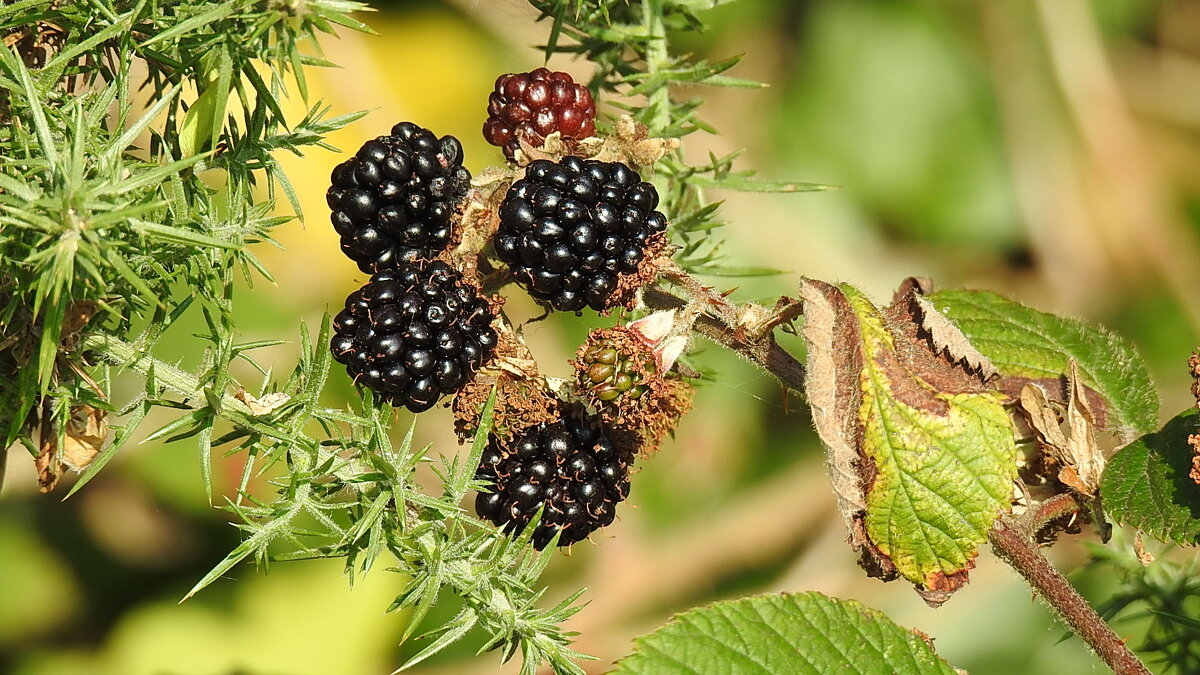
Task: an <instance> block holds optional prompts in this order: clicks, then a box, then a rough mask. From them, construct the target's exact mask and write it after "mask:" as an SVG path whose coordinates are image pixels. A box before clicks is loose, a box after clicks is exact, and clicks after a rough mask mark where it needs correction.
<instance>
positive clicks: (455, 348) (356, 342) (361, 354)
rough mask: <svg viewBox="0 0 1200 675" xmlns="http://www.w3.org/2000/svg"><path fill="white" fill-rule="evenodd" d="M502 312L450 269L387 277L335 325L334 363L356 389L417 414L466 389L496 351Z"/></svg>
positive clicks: (437, 264)
mask: <svg viewBox="0 0 1200 675" xmlns="http://www.w3.org/2000/svg"><path fill="white" fill-rule="evenodd" d="M494 315H495V310H494V308H493V305H492V303H490V302H488V300H487V299H486V298H484V297H482V296H481V295H480V294H479V289H478V288H477V287H475V286H474V285H472V284H470V283H468V282H467V281H466V280H464V279H463V277H462V275H460V274H459V273H458V272H456V271H455V270H454V269H452V268H451V267H450V266H449V265H447V264H445V263H444V262H441V261H440V260H435V261H418V262H416V263H412V264H404V265H402V266H401V267H400V268H398V269H396V270H389V271H384V272H379V273H377V274H375V275H374V276H372V277H371V281H370V282H369V283H367V285H366V286H363V287H362V288H360V289H358V290H357V291H355V292H353V293H351V294H350V297H348V298H346V308H345V309H344V310H342V311H341V312H339V313H338V315H337V317H336V318H335V319H334V320H333V327H334V330H335V331H336V334H335V335H334V336H333V339H332V340H331V341H330V349H331V350H332V351H333V358H334V359H336V360H337V361H338V362H339V363H342V364H345V366H346V371H347V372H348V373H349V374H350V376H351V377H352V378H354V381H355V383H357V384H361V385H364V386H366V387H368V388H369V389H371V390H372V391H375V392H376V393H378V394H380V395H381V396H383V397H384V398H386V399H388V400H390V401H391V402H392V404H393V405H396V406H406V407H407V408H408V409H409V410H411V411H413V412H421V411H423V410H428V409H429V408H431V407H433V405H434V404H435V403H437V401H438V399H440V398H441V397H442V396H443V395H445V394H451V393H454V392H457V391H458V390H459V389H462V387H463V386H465V385H466V384H467V382H469V381H470V380H471V377H472V376H473V374H474V373H475V371H476V369H478V368H479V366H480V365H482V364H483V363H484V362H485V361H486V360H487V359H488V357H490V356H491V354H492V352H493V351H494V350H495V349H496V331H495V329H494V328H492V318H493V317H494Z"/></svg>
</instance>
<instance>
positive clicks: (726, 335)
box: [642, 287, 804, 392]
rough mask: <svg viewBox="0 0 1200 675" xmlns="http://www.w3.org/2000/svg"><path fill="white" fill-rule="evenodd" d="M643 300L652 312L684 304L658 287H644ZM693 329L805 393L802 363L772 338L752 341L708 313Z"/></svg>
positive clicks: (679, 306) (701, 317)
mask: <svg viewBox="0 0 1200 675" xmlns="http://www.w3.org/2000/svg"><path fill="white" fill-rule="evenodd" d="M642 298H643V300H645V302H646V305H647V306H649V307H651V308H652V309H679V308H681V307H684V306H686V305H687V302H686V301H685V300H684V299H683V298H680V297H679V296H676V295H673V294H671V293H669V292H667V291H664V290H663V289H661V288H658V287H651V288H647V289H646V290H645V292H644V295H643V296H642ZM695 328H696V332H697V333H700V334H701V335H703V336H704V337H706V338H708V339H710V340H712V341H713V342H716V343H717V344H719V345H722V346H724V347H727V348H729V349H732V350H733V351H735V352H737V353H738V354H741V355H742V356H744V357H746V358H747V359H749V360H750V361H752V362H754V363H755V364H757V365H758V366H759V367H760V368H762V369H763V370H765V371H767V372H768V373H770V374H772V375H774V376H775V377H776V378H778V379H779V381H780V382H781V383H782V384H783V386H785V387H787V388H788V389H793V390H795V391H798V392H802V391H804V364H803V363H800V362H799V361H797V360H796V357H794V356H792V355H791V354H789V353H787V351H786V350H785V349H784V348H783V347H780V346H779V345H778V344H776V342H775V339H774V338H773V337H771V336H769V335H768V336H766V337H765V338H762V339H759V340H751V339H750V338H749V337H748V336H746V335H745V334H744V332H742V331H738V330H736V329H734V328H730V327H729V326H727V325H725V322H724V321H722V320H721V319H718V318H715V317H713V316H711V315H709V314H701V315H700V317H699V318H698V319H697V320H696V326H695Z"/></svg>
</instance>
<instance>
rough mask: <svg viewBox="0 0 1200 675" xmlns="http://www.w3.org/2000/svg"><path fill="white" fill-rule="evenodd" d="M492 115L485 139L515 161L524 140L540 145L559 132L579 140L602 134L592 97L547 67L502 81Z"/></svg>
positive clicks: (491, 98)
mask: <svg viewBox="0 0 1200 675" xmlns="http://www.w3.org/2000/svg"><path fill="white" fill-rule="evenodd" d="M487 110H488V118H487V121H486V122H484V123H483V137H484V138H486V139H487V142H488V143H491V144H492V145H498V146H500V147H501V148H503V149H504V154H505V156H507V157H508V158H509V159H512V158H513V155H514V154H515V153H516V151H517V148H519V147H521V144H520V141H519V138H524V139H525V140H526V141H527V142H529V143H531V144H533V145H537V146H540V145H542V143H543V142H544V141H545V140H546V137H547V136H549V135H550V134H552V133H554V132H555V131H557V132H559V133H560V134H562V137H563V138H565V139H575V140H577V139H581V138H588V137H590V136H594V135H595V134H596V103H595V101H593V100H592V93H591V92H590V91H588V89H587V87H585V86H583V85H581V84H575V81H574V80H572V79H571V76H570V75H568V74H566V73H558V72H551V71H549V70H547V69H546V68H537V69H536V70H533V71H530V72H528V73H509V74H508V75H501V76H500V77H498V78H496V90H495V91H493V92H492V93H491V95H490V96H488V109H487Z"/></svg>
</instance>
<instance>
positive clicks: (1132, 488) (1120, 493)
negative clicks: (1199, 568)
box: [1100, 408, 1200, 546]
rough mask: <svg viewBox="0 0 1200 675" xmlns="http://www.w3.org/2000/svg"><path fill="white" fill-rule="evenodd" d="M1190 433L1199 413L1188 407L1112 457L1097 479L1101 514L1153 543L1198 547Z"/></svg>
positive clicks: (1199, 498) (1198, 500)
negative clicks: (1151, 540)
mask: <svg viewBox="0 0 1200 675" xmlns="http://www.w3.org/2000/svg"><path fill="white" fill-rule="evenodd" d="M1195 433H1200V411H1197V410H1196V409H1195V408H1192V409H1189V410H1187V411H1186V412H1184V413H1182V414H1180V415H1178V416H1176V417H1175V418H1174V419H1172V420H1171V421H1170V422H1167V424H1166V426H1164V427H1163V428H1162V429H1161V430H1160V431H1156V432H1154V433H1152V434H1147V435H1145V436H1142V437H1141V438H1139V439H1137V440H1136V441H1134V442H1133V443H1130V444H1129V445H1127V446H1125V447H1124V448H1122V449H1121V450H1119V451H1118V452H1117V453H1116V454H1115V455H1113V456H1112V458H1111V459H1109V461H1108V466H1107V467H1106V468H1105V471H1104V476H1103V477H1102V478H1101V479H1100V495H1101V496H1102V497H1103V498H1104V510H1105V511H1106V512H1107V513H1108V514H1109V515H1110V516H1112V517H1113V518H1114V519H1115V520H1116V521H1117V522H1119V523H1122V524H1124V525H1130V526H1132V527H1136V528H1138V529H1139V530H1142V531H1143V532H1145V533H1146V534H1149V535H1150V536H1152V537H1154V538H1156V539H1159V540H1162V541H1170V542H1174V543H1176V544H1184V545H1188V546H1195V545H1197V544H1200V485H1197V484H1196V482H1195V481H1194V480H1192V478H1191V476H1190V475H1189V473H1190V472H1191V470H1192V466H1193V465H1192V457H1193V456H1194V450H1193V448H1192V446H1191V444H1189V443H1188V436H1189V435H1190V434H1195Z"/></svg>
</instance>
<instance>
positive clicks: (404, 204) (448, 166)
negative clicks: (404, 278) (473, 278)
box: [325, 122, 471, 273]
mask: <svg viewBox="0 0 1200 675" xmlns="http://www.w3.org/2000/svg"><path fill="white" fill-rule="evenodd" d="M462 155H463V151H462V145H461V144H460V143H459V142H458V139H457V138H455V137H453V136H442V137H441V138H440V139H439V138H437V137H436V136H434V135H433V132H431V131H429V130H428V129H423V128H421V127H419V126H417V125H415V124H413V123H412V122H401V123H399V124H397V125H396V126H394V127H392V133H391V134H390V135H388V136H380V137H378V138H376V139H374V140H370V141H367V142H366V143H364V144H363V146H362V147H361V148H359V149H358V154H357V155H356V156H354V157H351V158H350V159H348V160H346V161H345V162H342V163H341V164H339V165H337V166H336V167H335V168H334V169H333V173H332V175H331V177H330V178H331V182H332V185H331V186H330V188H329V191H328V192H326V194H325V198H326V201H327V202H328V203H329V208H331V209H333V213H332V215H331V216H330V220H331V221H332V222H333V228H334V229H335V230H337V233H338V235H339V236H341V238H342V252H343V253H345V254H346V255H347V256H349V258H350V259H351V260H353V261H354V262H356V263H358V267H359V269H361V270H362V271H363V272H366V273H372V272H379V271H382V270H386V269H391V268H394V267H395V266H396V265H397V264H399V263H401V262H411V261H413V260H417V259H421V258H433V257H435V256H437V254H438V253H440V252H441V251H443V250H445V249H446V248H447V247H448V246H449V245H450V242H451V236H452V235H453V222H452V218H453V215H454V211H455V209H456V208H457V206H458V204H459V202H461V201H462V199H463V198H464V197H465V196H466V194H467V190H468V188H469V187H470V184H471V174H470V172H468V171H467V170H466V169H465V168H463V166H462Z"/></svg>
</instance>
